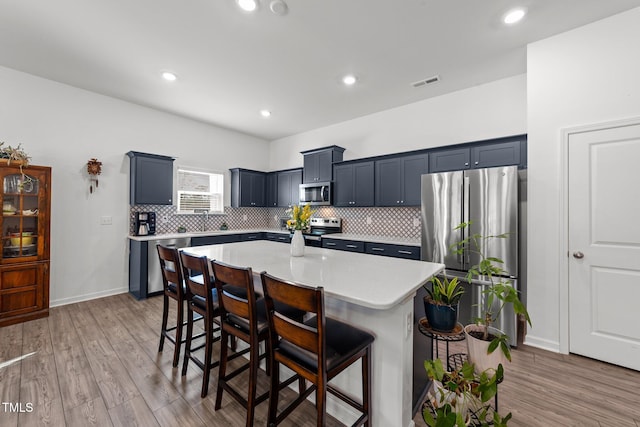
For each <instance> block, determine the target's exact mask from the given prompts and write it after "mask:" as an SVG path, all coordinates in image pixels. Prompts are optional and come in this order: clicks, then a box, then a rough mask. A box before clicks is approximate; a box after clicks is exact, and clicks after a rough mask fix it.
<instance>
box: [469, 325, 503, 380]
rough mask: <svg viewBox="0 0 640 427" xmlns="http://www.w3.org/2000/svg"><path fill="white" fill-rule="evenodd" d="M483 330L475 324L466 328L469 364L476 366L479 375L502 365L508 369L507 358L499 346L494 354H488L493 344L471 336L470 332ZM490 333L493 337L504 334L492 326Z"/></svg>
mask: <svg viewBox="0 0 640 427" xmlns="http://www.w3.org/2000/svg"><path fill="white" fill-rule="evenodd" d="M483 328H484V327H483V326H481V325H475V324H474V325H467V326H465V327H464V335H465V338H466V341H467V359H468V360H469V363H473V364H474V365H475V371H476V373H478V374H479V373H481V372H482V371H485V370H487V369H494V370H495V369H497V368H498V365H499V364H501V363H502V366H503V367H506V364H507V358H506V357H505V355H504V353H502V350H501V349H500V346H498V348H496V349H495V350H494V352H493V353H491V354H488V353H487V350H488V349H489V344H490V343H491V342H490V341H484V340H481V339H477V338H475V337H473V336H472V335H469V332H472V331H482V330H483ZM489 333H490V334H493V335H502V334H503V332H502V331H500V330H499V329H496V328H493V327H491V326H489Z"/></svg>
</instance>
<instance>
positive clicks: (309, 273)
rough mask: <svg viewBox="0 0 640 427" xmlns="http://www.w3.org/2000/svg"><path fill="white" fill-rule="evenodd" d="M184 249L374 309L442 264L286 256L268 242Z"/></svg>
mask: <svg viewBox="0 0 640 427" xmlns="http://www.w3.org/2000/svg"><path fill="white" fill-rule="evenodd" d="M186 250H187V251H188V252H190V253H193V254H197V255H205V256H207V257H208V258H209V259H212V260H213V259H215V260H219V261H221V262H224V263H227V264H231V265H236V266H244V267H251V268H252V269H253V271H254V273H260V272H262V271H267V272H268V273H269V274H272V275H274V276H276V277H279V278H281V279H285V280H291V281H294V282H297V283H301V284H305V285H308V286H322V287H323V288H324V291H325V294H326V295H327V296H332V297H334V298H338V299H341V300H343V301H347V302H350V303H352V304H357V305H360V306H364V307H369V308H373V309H378V310H384V309H388V308H391V307H393V306H395V305H397V304H399V303H400V302H402V301H404V300H405V299H406V298H407V297H409V296H413V294H415V292H416V290H417V289H418V288H420V287H421V286H422V285H423V284H425V283H426V282H427V281H428V280H429V278H430V277H431V276H433V275H434V274H437V273H439V272H440V271H442V270H443V269H444V265H443V264H436V263H430V262H424V261H414V260H406V259H400V258H391V257H381V256H372V255H366V254H361V253H353V252H344V251H336V250H332V249H322V248H315V247H308V246H307V247H305V253H304V256H302V257H292V256H291V254H290V250H289V246H288V245H283V244H282V243H276V242H269V241H254V242H239V243H227V244H223V245H209V246H196V247H191V248H187V249H186Z"/></svg>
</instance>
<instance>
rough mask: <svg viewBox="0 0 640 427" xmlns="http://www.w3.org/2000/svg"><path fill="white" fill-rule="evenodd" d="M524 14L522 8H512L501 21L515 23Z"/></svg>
mask: <svg viewBox="0 0 640 427" xmlns="http://www.w3.org/2000/svg"><path fill="white" fill-rule="evenodd" d="M525 14H526V12H525V10H524V9H513V10H511V11H509V12H507V14H506V15H504V18H503V22H504V23H505V24H509V25H510V24H515V23H516V22H520V20H522V18H524V15H525Z"/></svg>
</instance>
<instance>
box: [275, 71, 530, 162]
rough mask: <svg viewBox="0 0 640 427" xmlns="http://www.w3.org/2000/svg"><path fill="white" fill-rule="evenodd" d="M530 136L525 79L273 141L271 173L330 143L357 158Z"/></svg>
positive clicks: (453, 94)
mask: <svg viewBox="0 0 640 427" xmlns="http://www.w3.org/2000/svg"><path fill="white" fill-rule="evenodd" d="M423 89H424V90H428V89H427V88H423ZM417 90H422V89H417ZM526 132H527V124H526V76H525V75H519V76H515V77H510V78H506V79H502V80H498V81H495V82H492V83H488V84H484V85H480V86H476V87H473V88H470V89H465V90H461V91H459V92H454V93H451V94H447V95H442V96H439V97H436V98H431V99H427V100H424V101H420V102H416V103H413V104H408V105H404V106H401V107H397V108H393V109H391V110H386V111H382V112H379V113H375V114H371V115H368V116H364V117H360V118H357V119H354V120H349V121H346V122H342V123H338V124H335V125H332V126H327V127H324V128H320V129H316V130H313V131H310V132H305V133H301V134H297V135H294V136H290V137H287V138H282V139H278V140H275V141H272V142H271V151H270V156H271V169H272V170H277V169H286V168H293V167H299V166H302V156H300V151H304V150H309V149H313V148H319V147H324V146H327V145H339V146H341V147H344V148H346V151H345V152H344V159H345V160H351V159H357V158H362V157H369V156H376V155H382V154H389V153H397V152H402V151H410V150H418V149H422V148H431V147H436V146H443V145H452V144H458V143H463V142H470V141H477V140H483V139H490V138H497V137H501V136H510V135H517V134H523V133H526Z"/></svg>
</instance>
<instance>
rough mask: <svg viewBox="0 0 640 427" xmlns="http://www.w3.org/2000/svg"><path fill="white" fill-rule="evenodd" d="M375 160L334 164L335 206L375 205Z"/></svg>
mask: <svg viewBox="0 0 640 427" xmlns="http://www.w3.org/2000/svg"><path fill="white" fill-rule="evenodd" d="M373 176H374V162H372V161H369V162H356V163H346V164H339V165H334V166H333V179H334V183H333V205H334V206H352V207H353V206H373V205H374V202H375V197H374V191H373V188H374V179H373Z"/></svg>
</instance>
